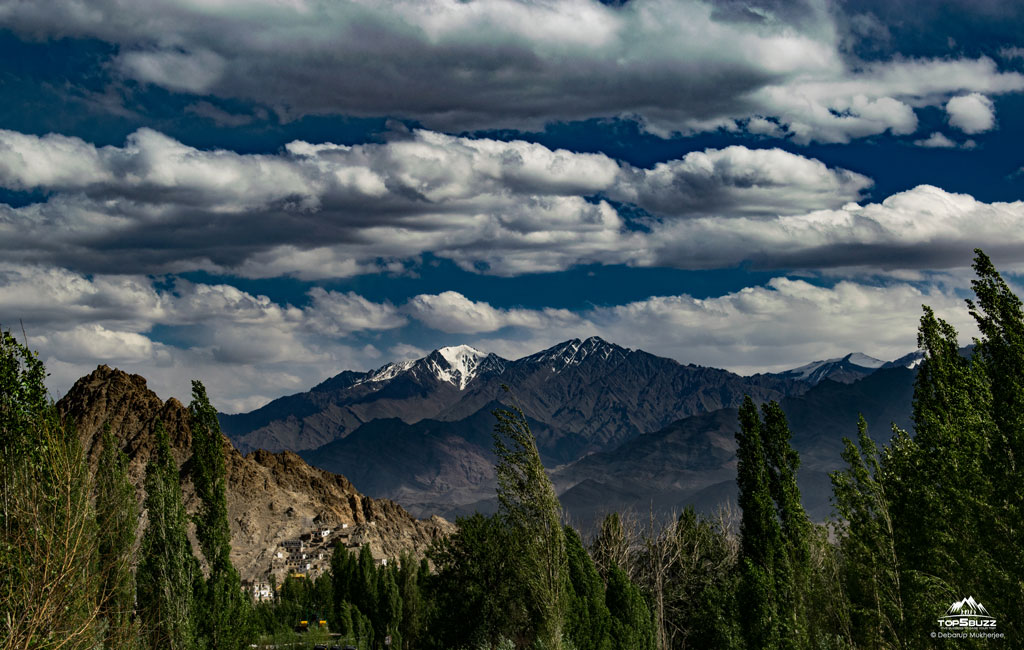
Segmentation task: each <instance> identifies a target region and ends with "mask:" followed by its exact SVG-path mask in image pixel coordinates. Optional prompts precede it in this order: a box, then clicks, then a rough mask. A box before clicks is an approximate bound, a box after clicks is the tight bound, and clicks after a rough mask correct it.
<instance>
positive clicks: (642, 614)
mask: <svg viewBox="0 0 1024 650" xmlns="http://www.w3.org/2000/svg"><path fill="white" fill-rule="evenodd" d="M605 601H606V603H607V605H608V611H609V613H610V614H611V641H612V643H611V647H612V648H614V650H654V648H655V634H656V631H655V629H654V628H655V626H654V617H653V615H652V614H651V610H650V609H649V608H648V607H647V603H646V602H645V601H644V597H643V596H642V595H641V594H640V590H639V589H637V587H636V585H634V584H633V583H632V582H630V580H629V578H628V577H627V576H626V574H625V572H623V571H622V569H620V568H619V567H617V566H615V565H612V566H611V567H610V570H609V572H608V589H607V591H606V592H605Z"/></svg>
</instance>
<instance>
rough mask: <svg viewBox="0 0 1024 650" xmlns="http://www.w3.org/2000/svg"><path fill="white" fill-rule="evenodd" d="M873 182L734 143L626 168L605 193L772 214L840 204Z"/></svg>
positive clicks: (668, 205)
mask: <svg viewBox="0 0 1024 650" xmlns="http://www.w3.org/2000/svg"><path fill="white" fill-rule="evenodd" d="M871 184H872V183H871V179H869V178H867V177H866V176H862V175H861V174H857V173H854V172H851V171H847V170H845V169H829V168H828V167H827V166H826V165H825V164H824V163H822V162H821V161H819V160H813V159H810V158H804V157H803V156H798V155H796V154H792V153H789V152H786V151H783V150H782V149H748V148H746V147H738V146H732V147H726V148H725V149H708V150H706V151H694V152H691V153H688V154H686V155H685V156H684V157H683V158H680V159H678V160H671V161H669V162H664V163H658V164H657V165H655V166H654V168H653V169H635V168H624V169H623V173H622V174H621V175H620V177H619V180H618V184H617V185H616V187H615V188H614V189H613V190H612V191H611V192H609V195H610V196H611V197H612V198H615V199H618V200H620V201H626V202H629V203H634V204H636V205H639V206H642V207H643V208H644V209H646V210H649V211H651V212H653V213H655V214H658V215H680V216H694V215H713V216H720V215H770V216H776V215H780V214H796V213H800V212H806V211H808V210H815V209H818V208H819V207H821V206H822V205H823V204H826V203H829V202H833V201H834V203H833V204H834V205H835V206H836V207H838V206H839V205H842V203H845V202H846V201H848V200H851V199H852V200H856V197H858V196H860V194H861V192H863V191H864V190H866V189H867V188H868V187H870V186H871ZM830 199H831V200H830Z"/></svg>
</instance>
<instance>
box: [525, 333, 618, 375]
mask: <svg viewBox="0 0 1024 650" xmlns="http://www.w3.org/2000/svg"><path fill="white" fill-rule="evenodd" d="M627 352H629V349H628V348H623V347H620V346H618V345H615V344H614V343H609V342H608V341H605V340H604V339H602V338H601V337H599V336H591V337H590V338H588V339H586V340H583V341H581V340H580V339H572V340H571V341H566V342H565V343H560V344H559V345H556V346H555V347H552V348H548V349H547V350H542V351H541V352H537V353H536V354H531V355H530V356H528V357H523V358H522V359H520V360H519V361H520V362H522V361H526V362H531V363H536V364H543V365H550V366H551V371H552V372H560V371H562V370H564V369H565V368H568V367H570V366H578V365H580V364H581V363H583V360H584V359H586V358H588V357H594V358H597V359H600V360H601V361H607V360H608V359H609V358H610V357H611V356H612V355H613V354H616V353H618V354H623V355H624V354H625V353H627Z"/></svg>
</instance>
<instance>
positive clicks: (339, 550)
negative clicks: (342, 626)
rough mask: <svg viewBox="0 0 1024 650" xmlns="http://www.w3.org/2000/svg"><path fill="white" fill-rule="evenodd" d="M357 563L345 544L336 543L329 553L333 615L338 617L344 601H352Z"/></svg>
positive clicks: (340, 614)
mask: <svg viewBox="0 0 1024 650" xmlns="http://www.w3.org/2000/svg"><path fill="white" fill-rule="evenodd" d="M358 570H359V563H358V561H357V560H356V558H355V556H354V555H353V554H352V553H351V552H350V551H349V550H348V549H347V548H345V546H343V545H341V544H338V545H337V546H335V547H334V552H333V553H332V554H331V585H332V587H333V589H334V597H333V601H334V611H335V616H336V617H338V618H339V619H340V617H341V616H342V610H343V607H344V604H345V603H350V602H353V601H354V599H355V597H354V594H355V593H357V589H358V587H357V584H358V583H357V582H356V579H357V572H358Z"/></svg>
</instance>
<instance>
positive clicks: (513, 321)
mask: <svg viewBox="0 0 1024 650" xmlns="http://www.w3.org/2000/svg"><path fill="white" fill-rule="evenodd" d="M405 311H406V312H407V313H409V314H410V315H411V316H413V318H415V319H416V320H418V321H420V322H422V323H424V324H425V325H427V326H428V327H431V328H433V329H436V330H440V331H442V332H448V333H452V334H475V333H479V332H493V331H496V330H499V329H502V328H504V327H524V328H528V329H545V328H553V327H558V328H564V327H570V326H572V325H574V324H575V323H577V322H578V320H579V319H578V318H577V317H576V316H574V315H573V314H572V312H570V311H568V310H565V309H544V310H540V311H538V310H532V309H496V308H494V307H492V306H491V305H490V304H488V303H486V302H477V301H473V300H470V299H469V298H466V297H465V296H464V295H462V294H461V293H458V292H457V291H445V292H443V293H440V294H436V295H430V294H420V295H418V296H415V297H413V298H411V299H410V300H409V302H408V303H406V305H405Z"/></svg>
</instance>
